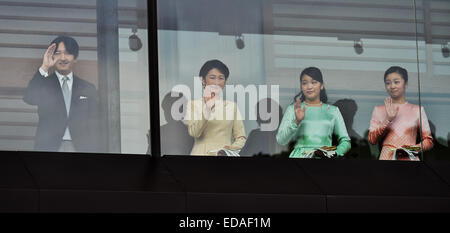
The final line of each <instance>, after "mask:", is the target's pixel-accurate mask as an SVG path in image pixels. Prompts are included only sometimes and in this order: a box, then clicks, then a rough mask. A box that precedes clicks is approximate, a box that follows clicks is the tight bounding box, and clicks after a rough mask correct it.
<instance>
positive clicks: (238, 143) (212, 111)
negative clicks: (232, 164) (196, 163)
mask: <svg viewBox="0 0 450 233" xmlns="http://www.w3.org/2000/svg"><path fill="white" fill-rule="evenodd" d="M199 76H200V77H201V79H202V85H203V98H201V99H195V100H190V101H189V102H188V104H187V111H186V117H185V121H184V122H185V124H186V125H187V127H188V132H189V135H191V136H192V137H194V146H193V148H192V151H191V155H216V153H217V151H218V150H220V149H229V150H234V151H239V150H240V149H241V148H242V147H243V146H244V144H245V141H246V135H245V128H244V124H243V122H242V116H241V113H240V112H239V109H238V107H237V104H236V103H235V102H233V101H228V100H223V99H222V98H220V94H221V92H222V90H223V88H224V87H225V83H226V81H227V79H228V76H229V70H228V67H227V66H226V65H225V64H223V63H222V62H221V61H219V60H210V61H207V62H206V63H205V64H204V65H203V66H202V68H201V69H200V73H199ZM232 139H233V142H232Z"/></svg>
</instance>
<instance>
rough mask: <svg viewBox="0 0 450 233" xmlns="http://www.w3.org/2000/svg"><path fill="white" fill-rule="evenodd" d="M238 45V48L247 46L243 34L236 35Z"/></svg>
mask: <svg viewBox="0 0 450 233" xmlns="http://www.w3.org/2000/svg"><path fill="white" fill-rule="evenodd" d="M236 47H237V48H238V49H243V48H244V47H245V43H244V36H243V35H242V34H241V35H239V36H236Z"/></svg>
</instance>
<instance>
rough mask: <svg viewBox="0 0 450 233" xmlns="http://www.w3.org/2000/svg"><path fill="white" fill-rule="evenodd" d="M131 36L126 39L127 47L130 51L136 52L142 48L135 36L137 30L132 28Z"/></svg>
mask: <svg viewBox="0 0 450 233" xmlns="http://www.w3.org/2000/svg"><path fill="white" fill-rule="evenodd" d="M132 30H133V35H131V36H130V37H128V45H129V46H130V49H131V50H132V51H138V50H139V49H141V48H142V41H141V39H140V38H139V37H138V36H137V35H136V32H137V28H133V29H132Z"/></svg>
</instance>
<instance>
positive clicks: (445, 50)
mask: <svg viewBox="0 0 450 233" xmlns="http://www.w3.org/2000/svg"><path fill="white" fill-rule="evenodd" d="M441 51H442V56H443V57H445V58H447V57H449V55H450V49H448V45H447V44H443V45H442V46H441Z"/></svg>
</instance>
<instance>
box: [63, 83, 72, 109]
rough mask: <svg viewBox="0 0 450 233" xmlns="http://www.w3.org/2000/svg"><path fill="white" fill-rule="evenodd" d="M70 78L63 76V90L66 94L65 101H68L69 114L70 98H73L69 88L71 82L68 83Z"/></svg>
mask: <svg viewBox="0 0 450 233" xmlns="http://www.w3.org/2000/svg"><path fill="white" fill-rule="evenodd" d="M68 80H69V77H67V76H64V77H63V84H62V92H63V95H64V102H65V103H66V111H67V115H69V110H70V99H71V94H70V90H69V84H67V81H68Z"/></svg>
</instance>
